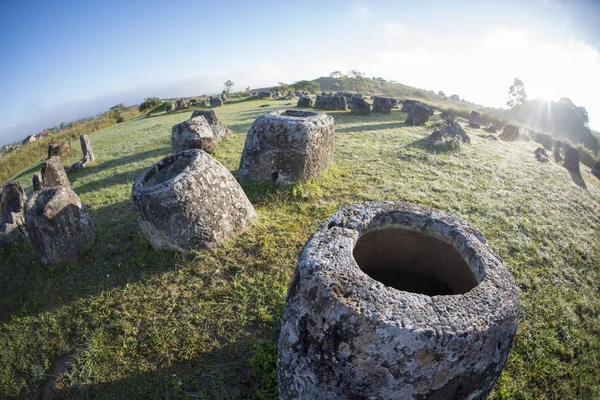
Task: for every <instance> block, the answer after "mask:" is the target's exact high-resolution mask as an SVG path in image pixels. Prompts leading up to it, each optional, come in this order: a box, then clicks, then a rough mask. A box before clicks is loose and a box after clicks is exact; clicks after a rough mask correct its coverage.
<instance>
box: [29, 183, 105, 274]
mask: <svg viewBox="0 0 600 400" xmlns="http://www.w3.org/2000/svg"><path fill="white" fill-rule="evenodd" d="M25 221H26V223H27V231H28V233H29V240H30V241H31V245H32V246H33V250H34V251H35V253H36V254H37V255H38V256H39V257H40V259H41V260H42V263H44V264H45V265H56V264H62V263H66V262H69V261H72V260H73V259H75V258H76V257H77V256H79V255H81V254H82V253H83V252H85V250H87V249H88V248H90V247H91V246H92V244H93V242H94V238H95V237H96V229H95V228H94V224H93V223H92V220H91V218H90V216H89V214H88V212H87V210H86V208H85V206H84V205H83V204H82V203H81V200H80V199H79V197H78V196H77V195H76V194H75V192H73V191H72V190H71V189H69V188H66V187H63V186H56V187H50V188H45V189H42V190H40V191H37V192H35V193H33V195H31V197H30V198H29V199H28V200H27V203H26V205H25Z"/></svg>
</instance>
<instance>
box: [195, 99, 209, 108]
mask: <svg viewBox="0 0 600 400" xmlns="http://www.w3.org/2000/svg"><path fill="white" fill-rule="evenodd" d="M197 104H198V107H200V108H206V107H207V105H206V100H200V101H199V102H198V103H197Z"/></svg>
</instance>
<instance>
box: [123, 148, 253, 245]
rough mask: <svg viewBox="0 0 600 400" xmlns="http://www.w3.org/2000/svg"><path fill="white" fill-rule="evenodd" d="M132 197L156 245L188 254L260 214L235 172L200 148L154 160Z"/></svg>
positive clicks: (236, 230) (218, 240)
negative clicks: (234, 174) (237, 179)
mask: <svg viewBox="0 0 600 400" xmlns="http://www.w3.org/2000/svg"><path fill="white" fill-rule="evenodd" d="M132 197H133V203H134V205H135V208H136V209H137V217H138V223H139V225H140V228H141V229H142V232H143V233H144V235H145V236H146V238H147V239H148V241H149V242H150V245H152V247H153V248H155V249H170V250H175V251H178V252H181V253H186V252H190V251H193V250H201V249H204V248H208V247H213V246H217V245H219V244H221V243H222V242H223V241H225V240H226V239H228V238H230V237H233V236H234V235H236V234H238V233H240V232H242V231H243V230H244V229H246V227H248V226H249V225H250V223H251V222H252V221H253V220H254V219H255V218H256V213H255V211H254V208H253V207H252V204H250V201H249V200H248V198H247V197H246V195H245V194H244V191H243V190H242V188H241V187H240V185H239V184H238V182H237V181H236V180H235V178H234V177H233V175H231V173H230V172H229V171H228V170H227V169H226V168H225V167H224V166H223V165H221V163H219V162H218V161H217V160H215V159H214V158H212V157H211V156H210V155H209V154H207V153H205V152H204V151H201V150H196V149H192V150H186V151H182V152H180V153H176V154H172V155H170V156H167V157H165V158H163V159H162V160H160V161H159V162H157V163H156V164H154V165H153V166H152V167H150V168H149V169H148V170H146V171H145V172H144V173H143V174H142V175H141V176H140V177H139V178H138V179H137V180H136V182H135V184H134V185H133V189H132Z"/></svg>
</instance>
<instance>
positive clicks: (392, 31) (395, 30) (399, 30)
mask: <svg viewBox="0 0 600 400" xmlns="http://www.w3.org/2000/svg"><path fill="white" fill-rule="evenodd" d="M383 30H384V32H385V33H386V34H387V35H388V36H391V37H399V36H402V35H403V34H404V25H402V24H401V23H399V22H388V23H386V24H385V26H384V27H383Z"/></svg>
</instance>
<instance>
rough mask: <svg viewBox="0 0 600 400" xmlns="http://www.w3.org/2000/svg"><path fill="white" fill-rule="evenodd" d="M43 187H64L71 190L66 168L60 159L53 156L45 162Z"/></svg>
mask: <svg viewBox="0 0 600 400" xmlns="http://www.w3.org/2000/svg"><path fill="white" fill-rule="evenodd" d="M42 186H44V187H53V186H64V187H66V188H71V184H70V183H69V178H68V177H67V172H66V171H65V167H63V165H62V163H61V162H60V157H58V156H53V157H50V158H49V159H47V160H46V161H44V165H43V166H42Z"/></svg>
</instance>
